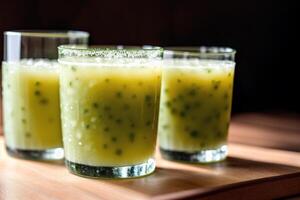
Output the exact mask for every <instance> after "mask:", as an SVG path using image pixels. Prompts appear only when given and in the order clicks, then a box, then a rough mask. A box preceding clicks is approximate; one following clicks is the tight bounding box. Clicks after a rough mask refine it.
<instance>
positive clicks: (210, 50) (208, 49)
mask: <svg viewBox="0 0 300 200" xmlns="http://www.w3.org/2000/svg"><path fill="white" fill-rule="evenodd" d="M165 53H169V54H173V55H177V56H180V55H182V56H203V55H205V56H222V55H229V56H234V55H235V54H236V50H235V49H233V48H230V47H218V46H198V47H197V46H170V47H165Z"/></svg>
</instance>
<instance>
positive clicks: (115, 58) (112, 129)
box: [58, 45, 163, 178]
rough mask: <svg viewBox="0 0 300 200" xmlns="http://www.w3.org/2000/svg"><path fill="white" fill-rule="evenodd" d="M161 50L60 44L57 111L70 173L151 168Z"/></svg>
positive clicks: (122, 174)
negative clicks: (59, 95)
mask: <svg viewBox="0 0 300 200" xmlns="http://www.w3.org/2000/svg"><path fill="white" fill-rule="evenodd" d="M162 55H163V50H162V49H161V48H160V47H149V46H144V47H123V46H108V47H105V46H98V47H88V48H84V47H78V46H68V45H67V46H60V47H59V60H58V62H59V63H60V65H61V73H60V94H61V116H62V130H63V142H64V148H65V158H66V161H65V162H66V166H67V168H68V169H69V171H70V172H71V173H74V174H76V175H80V176H88V177H101V178H131V177H138V176H144V175H147V174H150V173H152V172H153V171H154V170H155V160H154V151H155V145H156V136H157V123H158V109H159V99H160V89H161V88H160V85H161V68H160V61H161V59H162Z"/></svg>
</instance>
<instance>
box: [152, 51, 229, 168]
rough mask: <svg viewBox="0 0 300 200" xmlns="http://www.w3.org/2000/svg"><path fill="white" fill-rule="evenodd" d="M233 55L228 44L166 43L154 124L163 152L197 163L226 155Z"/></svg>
mask: <svg viewBox="0 0 300 200" xmlns="http://www.w3.org/2000/svg"><path fill="white" fill-rule="evenodd" d="M168 49H169V50H168ZM234 56H235V50H233V49H231V48H221V47H198V48H197V47H181V48H179V47H177V48H176V47H174V48H167V50H166V51H165V53H164V62H163V70H162V92H161V102H160V113H159V128H158V135H159V146H160V152H161V155H162V157H163V158H166V159H169V160H177V161H185V162H197V163H208V162H216V161H221V160H223V159H225V158H226V155H227V135H228V127H229V122H230V112H231V102H232V89H233V77H234V68H235V62H234Z"/></svg>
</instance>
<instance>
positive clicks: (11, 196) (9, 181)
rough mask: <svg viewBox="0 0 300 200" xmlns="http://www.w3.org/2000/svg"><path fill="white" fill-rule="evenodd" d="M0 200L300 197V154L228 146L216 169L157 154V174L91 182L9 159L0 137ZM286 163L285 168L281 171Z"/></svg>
mask: <svg viewBox="0 0 300 200" xmlns="http://www.w3.org/2000/svg"><path fill="white" fill-rule="evenodd" d="M0 149H1V150H0V199H1V200H19V199H22V200H27V199H30V200H35V199H37V200H53V199H76V200H81V199H82V200H89V199H91V200H94V199H95V200H96V199H109V200H111V199H124V200H126V199H130V200H132V199H184V198H192V199H198V198H201V199H227V198H228V199H241V198H243V199H265V198H268V199H269V198H274V197H283V196H291V195H295V194H297V193H300V153H295V152H288V151H281V150H272V149H264V148H260V147H251V146H245V145H238V144H230V146H229V150H230V156H229V158H228V159H227V160H226V161H225V162H221V163H218V164H214V165H187V164H182V163H176V162H170V161H166V160H163V159H161V158H160V156H159V154H157V166H158V168H157V170H156V172H155V173H154V174H153V175H150V176H148V177H144V178H139V179H131V180H94V179H87V178H81V177H77V176H74V175H72V174H70V173H68V171H67V169H66V168H65V167H64V166H63V164H51V163H46V162H36V161H27V160H20V159H15V158H11V157H8V156H7V154H6V152H5V150H4V142H3V138H1V137H0ZM281 163H284V164H285V165H282V164H281Z"/></svg>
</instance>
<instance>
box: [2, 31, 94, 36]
mask: <svg viewBox="0 0 300 200" xmlns="http://www.w3.org/2000/svg"><path fill="white" fill-rule="evenodd" d="M3 34H4V35H6V36H21V37H22V36H24V37H40V38H88V37H89V36H90V34H89V33H88V32H86V31H79V30H34V29H32V30H11V31H5V32H4V33H3Z"/></svg>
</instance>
